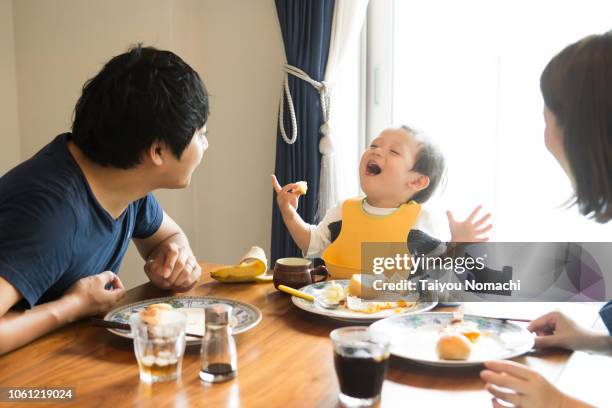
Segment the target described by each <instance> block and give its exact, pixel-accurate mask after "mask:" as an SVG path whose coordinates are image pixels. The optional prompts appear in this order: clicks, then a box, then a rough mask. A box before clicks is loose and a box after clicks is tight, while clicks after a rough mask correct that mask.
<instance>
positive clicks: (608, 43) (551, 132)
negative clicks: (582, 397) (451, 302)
mask: <svg viewBox="0 0 612 408" xmlns="http://www.w3.org/2000/svg"><path fill="white" fill-rule="evenodd" d="M540 87H541V90H542V95H543V97H544V120H545V122H546V130H545V132H544V137H545V142H546V147H547V148H548V150H549V151H550V152H551V153H552V155H553V156H554V157H555V158H556V159H557V161H558V162H559V164H560V165H561V167H562V168H563V170H564V171H565V173H566V174H567V175H568V177H569V178H570V180H571V181H572V185H573V188H574V192H575V196H574V201H573V204H575V205H577V206H578V209H579V210H580V213H581V214H583V215H585V216H587V217H589V218H594V219H595V220H596V221H597V222H600V223H606V222H608V221H609V220H610V218H612V208H611V207H610V205H611V204H612V203H611V201H612V31H610V32H607V33H606V34H602V35H592V36H589V37H586V38H584V39H582V40H580V41H578V42H576V43H574V44H571V45H569V46H568V47H566V48H565V49H564V50H563V51H561V52H560V53H559V54H557V55H556V56H555V57H554V58H553V59H552V60H551V61H550V62H549V63H548V65H547V66H546V68H545V69H544V71H543V72H542V77H541V80H540ZM600 315H601V318H602V320H603V322H604V324H605V325H606V327H607V328H608V331H609V332H610V334H612V302H609V303H607V304H606V305H605V306H604V307H603V308H602V309H601V311H600ZM528 329H529V330H530V331H532V332H535V333H536V335H537V337H536V341H535V346H536V347H537V348H541V347H561V348H566V349H570V350H590V351H596V352H604V353H605V352H611V351H612V337H611V336H609V335H607V334H604V333H599V332H595V331H593V330H590V329H586V328H582V327H580V326H579V325H578V324H576V323H575V322H573V321H572V320H570V319H569V318H568V317H567V316H565V315H563V314H561V313H559V312H552V313H548V314H546V315H544V316H542V317H540V318H538V319H536V320H534V321H533V322H532V323H531V324H530V325H529V327H528ZM485 365H486V367H487V370H484V371H483V372H482V373H481V377H482V379H483V380H485V381H486V382H487V384H486V386H485V388H486V389H487V390H488V391H489V392H490V393H491V394H493V396H494V397H495V398H494V399H493V406H495V407H502V406H503V405H501V404H500V402H499V401H500V400H503V401H504V402H507V403H511V404H513V405H514V406H517V407H518V406H520V407H522V408H528V407H543V406H546V407H584V406H589V405H588V404H585V403H583V402H581V401H578V400H576V399H574V398H572V397H569V396H568V395H565V394H563V393H562V392H561V391H559V390H558V389H557V388H555V387H554V386H553V385H552V384H550V383H549V382H548V381H547V380H546V379H545V378H544V377H542V376H541V375H539V374H538V373H536V372H534V371H533V370H531V369H529V368H527V367H525V366H523V365H521V364H518V363H515V362H511V361H492V362H488V363H486V364H485ZM498 387H503V388H506V389H509V390H513V391H514V392H505V391H502V390H501V389H500V388H498Z"/></svg>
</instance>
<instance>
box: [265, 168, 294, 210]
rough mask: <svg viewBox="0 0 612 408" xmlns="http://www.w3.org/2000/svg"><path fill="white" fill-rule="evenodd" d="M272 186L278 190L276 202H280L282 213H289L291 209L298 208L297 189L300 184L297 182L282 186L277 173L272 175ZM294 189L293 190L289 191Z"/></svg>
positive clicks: (279, 206)
mask: <svg viewBox="0 0 612 408" xmlns="http://www.w3.org/2000/svg"><path fill="white" fill-rule="evenodd" d="M272 187H274V191H276V203H277V204H278V208H279V209H280V211H281V213H283V214H288V213H290V212H291V211H296V210H297V208H298V198H299V196H300V195H299V193H296V192H295V190H296V189H297V188H298V185H297V184H295V183H290V184H287V185H286V186H284V187H281V185H280V184H279V182H278V180H277V179H276V176H275V175H272ZM289 190H292V191H289Z"/></svg>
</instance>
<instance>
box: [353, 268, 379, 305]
mask: <svg viewBox="0 0 612 408" xmlns="http://www.w3.org/2000/svg"><path fill="white" fill-rule="evenodd" d="M348 294H349V295H351V296H355V297H358V298H361V299H374V298H376V296H377V295H380V293H378V292H377V291H376V290H375V289H374V279H373V278H372V276H369V275H366V276H363V275H361V274H360V273H356V274H354V275H353V276H351V280H350V281H349V284H348Z"/></svg>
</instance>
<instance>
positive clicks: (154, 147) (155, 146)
mask: <svg viewBox="0 0 612 408" xmlns="http://www.w3.org/2000/svg"><path fill="white" fill-rule="evenodd" d="M164 153H165V149H164V146H163V145H162V144H161V143H160V142H159V141H155V142H153V143H152V144H151V147H149V150H148V151H147V153H146V154H147V159H148V160H150V161H151V163H152V164H153V165H155V166H161V165H162V164H164Z"/></svg>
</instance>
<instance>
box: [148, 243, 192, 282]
mask: <svg viewBox="0 0 612 408" xmlns="http://www.w3.org/2000/svg"><path fill="white" fill-rule="evenodd" d="M144 270H145V273H146V274H147V276H148V277H149V279H150V280H151V282H153V284H154V285H155V286H157V287H159V288H162V289H169V290H172V291H174V292H186V291H188V290H190V289H191V288H193V287H194V286H195V284H196V283H197V282H198V281H199V279H200V276H201V275H202V268H201V267H200V265H199V264H198V261H197V260H196V258H195V256H194V255H193V252H191V248H189V247H188V246H181V245H179V244H177V243H175V242H168V241H164V242H162V243H161V244H159V246H158V247H157V248H155V250H154V251H153V252H152V253H151V254H150V255H149V259H147V261H146V263H145V266H144Z"/></svg>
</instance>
